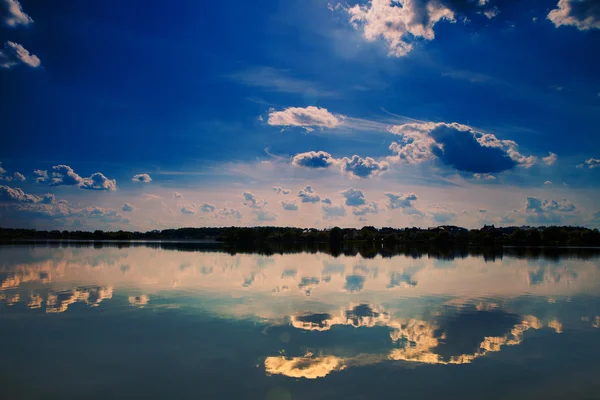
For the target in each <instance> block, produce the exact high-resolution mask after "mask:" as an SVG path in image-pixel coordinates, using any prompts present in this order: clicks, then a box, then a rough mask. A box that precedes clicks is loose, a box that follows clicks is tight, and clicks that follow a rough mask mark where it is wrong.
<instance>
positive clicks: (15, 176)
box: [13, 172, 27, 182]
mask: <svg viewBox="0 0 600 400" xmlns="http://www.w3.org/2000/svg"><path fill="white" fill-rule="evenodd" d="M13 179H15V180H17V181H21V182H24V181H25V180H26V179H27V178H25V175H23V174H22V173H20V172H15V173H14V174H13Z"/></svg>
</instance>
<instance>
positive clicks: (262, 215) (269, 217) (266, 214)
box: [253, 209, 277, 222]
mask: <svg viewBox="0 0 600 400" xmlns="http://www.w3.org/2000/svg"><path fill="white" fill-rule="evenodd" d="M253 213H254V215H255V216H256V221H258V222H271V221H275V220H276V219H277V214H275V213H272V212H270V211H267V210H265V209H260V210H254V211H253Z"/></svg>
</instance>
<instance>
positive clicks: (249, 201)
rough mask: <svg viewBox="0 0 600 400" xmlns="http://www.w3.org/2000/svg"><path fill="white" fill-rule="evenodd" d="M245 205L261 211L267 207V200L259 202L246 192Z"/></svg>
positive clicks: (244, 194)
mask: <svg viewBox="0 0 600 400" xmlns="http://www.w3.org/2000/svg"><path fill="white" fill-rule="evenodd" d="M242 195H243V196H244V203H243V204H244V205H245V206H246V207H250V208H253V209H260V208H263V207H265V206H266V205H267V201H266V200H258V199H257V198H256V196H255V195H254V194H252V193H250V192H244V193H243V194H242Z"/></svg>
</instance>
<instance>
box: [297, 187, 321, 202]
mask: <svg viewBox="0 0 600 400" xmlns="http://www.w3.org/2000/svg"><path fill="white" fill-rule="evenodd" d="M298 197H300V199H302V202H303V203H318V202H319V201H321V196H319V195H318V194H317V193H316V192H315V191H314V189H313V188H312V186H310V185H306V187H305V188H304V189H302V190H301V191H299V192H298Z"/></svg>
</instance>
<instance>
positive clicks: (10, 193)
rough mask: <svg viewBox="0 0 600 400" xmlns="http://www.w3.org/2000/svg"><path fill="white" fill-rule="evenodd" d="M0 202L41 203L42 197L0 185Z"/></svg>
mask: <svg viewBox="0 0 600 400" xmlns="http://www.w3.org/2000/svg"><path fill="white" fill-rule="evenodd" d="M0 201H2V202H7V203H9V202H17V203H41V202H43V201H44V198H43V197H40V196H36V195H33V194H28V193H25V192H24V191H23V190H22V189H19V188H11V187H9V186H6V185H0Z"/></svg>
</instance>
